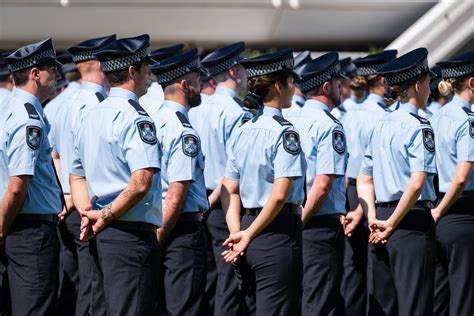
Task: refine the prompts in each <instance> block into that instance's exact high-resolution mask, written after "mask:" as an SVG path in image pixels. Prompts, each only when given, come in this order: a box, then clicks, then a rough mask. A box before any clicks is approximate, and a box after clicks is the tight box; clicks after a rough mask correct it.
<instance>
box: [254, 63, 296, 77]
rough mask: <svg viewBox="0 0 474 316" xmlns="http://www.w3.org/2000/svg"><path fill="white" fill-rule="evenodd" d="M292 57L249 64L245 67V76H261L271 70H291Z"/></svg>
mask: <svg viewBox="0 0 474 316" xmlns="http://www.w3.org/2000/svg"><path fill="white" fill-rule="evenodd" d="M293 65H294V59H293V58H287V59H284V60H280V61H276V62H272V63H268V64H264V65H256V66H249V67H248V68H245V69H246V70H247V76H248V77H249V78H251V77H255V76H262V75H266V74H269V73H272V72H276V71H279V70H283V69H288V70H291V69H293Z"/></svg>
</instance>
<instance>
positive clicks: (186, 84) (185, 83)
mask: <svg viewBox="0 0 474 316" xmlns="http://www.w3.org/2000/svg"><path fill="white" fill-rule="evenodd" d="M179 87H180V88H181V89H182V90H183V91H186V89H187V88H188V83H187V82H186V80H185V79H183V80H181V81H180V82H179Z"/></svg>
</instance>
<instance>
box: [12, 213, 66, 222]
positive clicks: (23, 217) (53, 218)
mask: <svg viewBox="0 0 474 316" xmlns="http://www.w3.org/2000/svg"><path fill="white" fill-rule="evenodd" d="M16 219H17V220H20V221H33V222H37V221H42V222H50V223H53V224H56V223H57V222H58V221H59V218H58V215H57V214H19V215H18V216H17V217H16Z"/></svg>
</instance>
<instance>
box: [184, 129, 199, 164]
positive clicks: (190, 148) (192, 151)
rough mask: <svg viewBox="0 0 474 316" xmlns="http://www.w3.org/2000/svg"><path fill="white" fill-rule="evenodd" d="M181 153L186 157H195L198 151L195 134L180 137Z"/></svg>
mask: <svg viewBox="0 0 474 316" xmlns="http://www.w3.org/2000/svg"><path fill="white" fill-rule="evenodd" d="M181 140H182V141H181V142H182V146H183V153H184V154H185V155H186V156H188V157H192V158H194V157H196V156H197V155H198V152H199V142H198V139H197V137H196V136H194V135H191V134H187V135H183V137H182V138H181Z"/></svg>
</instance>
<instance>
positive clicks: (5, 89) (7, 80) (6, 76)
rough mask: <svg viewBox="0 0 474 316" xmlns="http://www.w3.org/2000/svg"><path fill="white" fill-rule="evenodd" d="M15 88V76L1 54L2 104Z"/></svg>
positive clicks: (0, 87)
mask: <svg viewBox="0 0 474 316" xmlns="http://www.w3.org/2000/svg"><path fill="white" fill-rule="evenodd" d="M13 87H14V83H13V76H12V73H11V72H10V69H9V68H8V65H7V63H6V62H5V60H4V59H3V56H2V54H1V53H0V104H2V103H3V102H4V101H5V100H6V98H7V97H8V96H9V95H10V93H11V91H12V89H13Z"/></svg>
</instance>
